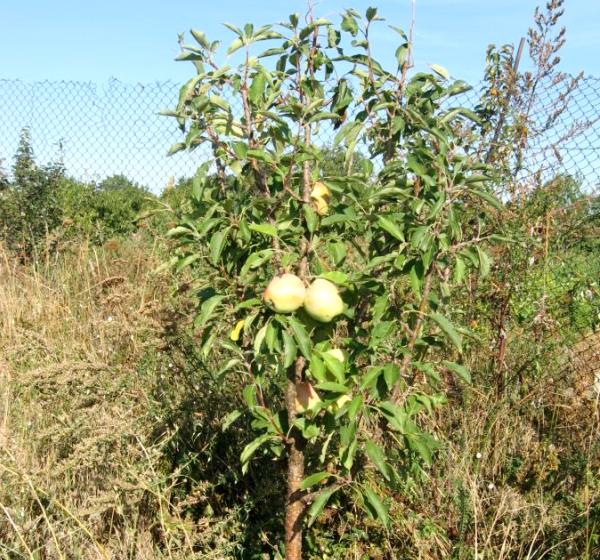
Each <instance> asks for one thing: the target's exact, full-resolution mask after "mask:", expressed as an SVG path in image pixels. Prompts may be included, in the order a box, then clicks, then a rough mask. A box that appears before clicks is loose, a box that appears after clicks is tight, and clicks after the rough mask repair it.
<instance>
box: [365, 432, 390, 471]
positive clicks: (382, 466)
mask: <svg viewBox="0 0 600 560" xmlns="http://www.w3.org/2000/svg"><path fill="white" fill-rule="evenodd" d="M365 451H366V452H367V456H368V457H369V459H371V461H372V462H373V464H374V465H375V466H376V467H377V469H378V470H379V472H380V473H381V474H382V475H383V477H384V478H385V479H386V480H388V481H389V480H390V478H391V477H390V467H389V465H388V464H387V463H386V461H385V454H384V453H383V451H382V450H381V448H380V447H379V446H378V445H377V444H376V443H375V442H373V441H372V440H370V439H368V440H367V441H366V442H365Z"/></svg>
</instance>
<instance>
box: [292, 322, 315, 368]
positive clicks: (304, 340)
mask: <svg viewBox="0 0 600 560" xmlns="http://www.w3.org/2000/svg"><path fill="white" fill-rule="evenodd" d="M287 321H288V324H289V326H290V328H291V329H292V333H293V335H294V339H295V340H296V342H297V343H298V347H299V348H300V352H302V354H303V355H304V357H305V358H306V359H307V360H310V348H311V343H310V337H309V336H308V333H307V332H306V329H305V328H304V325H303V324H302V323H301V322H300V321H298V319H296V318H295V317H288V318H287Z"/></svg>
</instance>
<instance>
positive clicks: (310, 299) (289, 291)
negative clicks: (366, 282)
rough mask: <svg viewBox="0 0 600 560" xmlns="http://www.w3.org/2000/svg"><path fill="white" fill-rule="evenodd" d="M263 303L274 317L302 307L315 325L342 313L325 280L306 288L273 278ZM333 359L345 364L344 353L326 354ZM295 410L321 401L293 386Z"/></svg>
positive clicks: (305, 387) (287, 277) (294, 280)
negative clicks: (270, 309) (269, 308)
mask: <svg viewBox="0 0 600 560" xmlns="http://www.w3.org/2000/svg"><path fill="white" fill-rule="evenodd" d="M263 299H264V300H265V302H266V303H267V305H269V307H271V308H272V309H273V310H275V311H276V312H277V313H292V312H293V311H296V310H297V309H299V308H300V307H302V306H304V309H305V310H306V312H307V313H308V314H309V315H310V316H311V317H312V318H313V319H316V320H317V321H320V322H322V323H328V322H330V321H331V320H332V319H333V318H334V317H336V316H337V315H339V314H340V313H341V312H342V311H343V310H344V302H343V301H342V298H341V297H340V294H339V292H338V289H337V286H336V285H335V284H333V283H331V282H330V281H329V280H325V279H324V278H317V279H316V280H314V281H313V282H312V284H310V286H309V287H308V288H306V287H305V286H304V282H302V280H301V279H300V278H298V276H296V275H295V274H282V275H281V276H275V277H274V278H273V279H272V280H271V282H269V285H268V286H267V289H266V290H265V292H264V294H263ZM327 353H328V354H330V355H331V357H332V358H335V359H336V360H339V361H340V362H342V363H343V362H345V361H346V356H345V355H344V352H343V351H342V350H340V349H339V348H334V349H331V350H327ZM296 394H297V396H296V410H297V411H298V412H305V411H307V410H310V409H312V408H314V407H316V406H317V405H318V404H319V403H320V402H321V399H320V398H319V395H318V394H317V392H316V391H315V389H314V388H313V386H312V385H311V384H310V383H308V382H302V383H298V384H297V385H296ZM349 400H350V397H348V396H347V395H343V396H342V397H340V399H338V400H337V401H336V402H335V403H334V408H335V407H337V408H341V407H342V406H343V405H344V404H345V403H346V402H347V401H349Z"/></svg>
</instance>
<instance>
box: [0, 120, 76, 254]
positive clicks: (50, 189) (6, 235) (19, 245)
mask: <svg viewBox="0 0 600 560" xmlns="http://www.w3.org/2000/svg"><path fill="white" fill-rule="evenodd" d="M63 176H64V172H63V169H62V167H61V165H60V164H52V165H49V166H46V167H43V168H40V167H38V166H37V164H36V163H35V159H34V153H33V147H32V145H31V137H30V133H29V130H28V129H27V128H25V129H23V131H22V132H21V137H20V140H19V146H18V148H17V152H16V154H15V161H14V165H13V177H14V179H13V183H12V184H10V185H9V183H8V181H7V180H6V178H3V184H4V188H3V189H2V191H1V194H0V197H1V198H0V227H1V230H0V238H1V239H3V240H4V241H5V243H6V244H7V245H8V247H10V248H12V249H13V250H15V251H17V252H19V253H20V254H21V255H23V256H31V255H32V254H33V253H34V251H35V247H36V245H37V244H38V243H39V241H40V240H41V239H43V238H44V236H45V235H46V234H47V233H48V232H49V231H50V230H52V229H53V228H54V227H56V225H57V224H58V223H59V219H60V209H59V205H58V201H57V198H56V191H57V187H58V184H59V182H60V180H61V178H62V177H63Z"/></svg>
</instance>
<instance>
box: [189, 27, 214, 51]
mask: <svg viewBox="0 0 600 560" xmlns="http://www.w3.org/2000/svg"><path fill="white" fill-rule="evenodd" d="M190 33H191V34H192V37H193V38H194V39H196V41H197V42H198V44H199V45H200V46H201V47H204V48H205V49H208V47H209V43H208V40H207V39H206V35H205V34H204V33H203V32H202V31H198V30H196V29H192V30H190Z"/></svg>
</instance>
